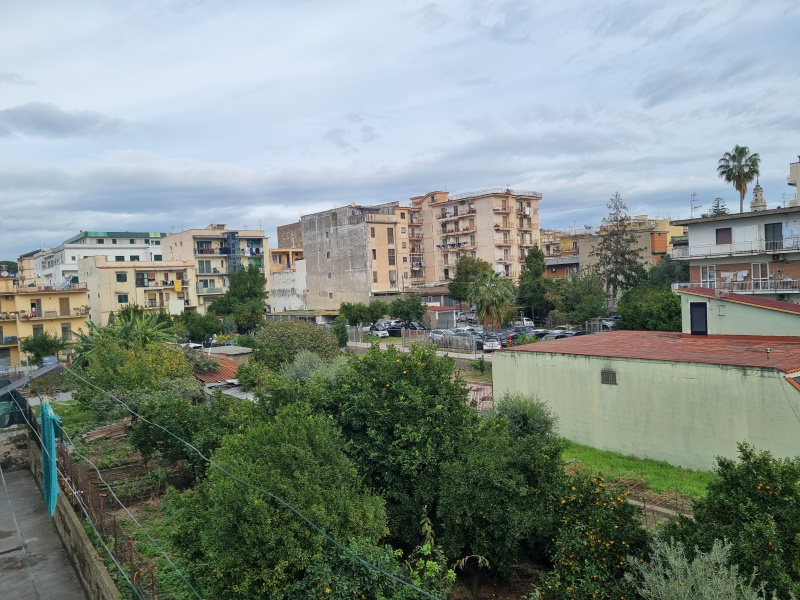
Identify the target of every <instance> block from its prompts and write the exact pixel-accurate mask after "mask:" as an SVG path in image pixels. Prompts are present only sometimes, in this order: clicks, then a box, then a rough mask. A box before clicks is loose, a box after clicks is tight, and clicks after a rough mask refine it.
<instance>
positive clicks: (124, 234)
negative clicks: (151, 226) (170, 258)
mask: <svg viewBox="0 0 800 600" xmlns="http://www.w3.org/2000/svg"><path fill="white" fill-rule="evenodd" d="M166 235H167V234H166V233H159V232H142V231H81V232H80V233H79V234H78V235H75V236H73V237H71V238H69V239H68V240H65V241H64V243H62V244H61V245H60V246H57V247H56V248H40V249H39V250H36V251H34V252H33V262H34V274H35V277H36V278H37V283H38V284H41V285H43V286H53V287H56V286H60V285H62V284H64V283H65V282H66V283H77V282H78V281H79V278H78V261H79V260H80V259H82V258H87V257H89V256H105V257H107V258H108V260H113V261H120V262H121V261H137V260H142V261H151V260H161V257H162V250H161V240H162V239H163V238H164V237H165V236H166ZM30 254H31V253H27V254H23V255H22V256H21V257H20V262H22V260H23V258H27V257H28V255H30ZM25 280H26V282H27V280H28V275H27V272H26V273H25Z"/></svg>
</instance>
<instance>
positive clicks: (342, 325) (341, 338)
mask: <svg viewBox="0 0 800 600" xmlns="http://www.w3.org/2000/svg"><path fill="white" fill-rule="evenodd" d="M331 332H332V333H333V335H335V336H336V341H337V342H338V343H339V347H344V346H347V342H348V341H349V340H350V336H349V335H348V333H347V319H345V318H344V317H343V316H342V315H339V316H338V317H336V318H335V319H334V320H333V323H332V324H331Z"/></svg>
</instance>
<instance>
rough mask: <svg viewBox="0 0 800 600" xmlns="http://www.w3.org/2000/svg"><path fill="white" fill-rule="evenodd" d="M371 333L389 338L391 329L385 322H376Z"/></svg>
mask: <svg viewBox="0 0 800 600" xmlns="http://www.w3.org/2000/svg"><path fill="white" fill-rule="evenodd" d="M371 333H372V335H374V336H377V337H379V338H388V337H389V331H388V330H387V329H386V326H385V325H384V324H383V323H375V324H374V325H373V326H372V328H371Z"/></svg>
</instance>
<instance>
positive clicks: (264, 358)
mask: <svg viewBox="0 0 800 600" xmlns="http://www.w3.org/2000/svg"><path fill="white" fill-rule="evenodd" d="M255 340H256V341H255V343H256V347H255V349H254V351H253V355H252V357H251V360H253V361H255V362H258V363H259V364H261V365H263V366H266V367H269V368H270V369H272V370H276V369H278V368H279V367H280V365H282V364H283V363H285V362H291V361H292V360H294V357H295V356H297V353H298V352H300V351H301V350H310V351H311V352H314V353H315V354H318V355H319V356H320V357H321V358H333V357H334V356H336V355H337V354H338V353H339V343H338V341H337V339H336V336H335V335H333V334H332V333H331V332H330V331H328V330H327V329H325V328H324V327H320V326H318V325H314V324H313V323H307V322H306V321H301V320H299V319H271V320H269V321H267V322H266V323H264V325H263V326H262V327H261V328H260V329H259V330H258V332H257V333H256V336H255Z"/></svg>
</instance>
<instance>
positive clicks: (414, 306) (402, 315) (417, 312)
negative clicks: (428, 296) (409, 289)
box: [389, 294, 428, 323]
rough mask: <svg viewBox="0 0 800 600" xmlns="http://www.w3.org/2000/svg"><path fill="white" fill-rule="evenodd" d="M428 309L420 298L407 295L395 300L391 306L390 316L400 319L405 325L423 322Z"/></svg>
mask: <svg viewBox="0 0 800 600" xmlns="http://www.w3.org/2000/svg"><path fill="white" fill-rule="evenodd" d="M427 310H428V308H427V307H426V306H425V305H424V304H423V303H422V300H420V297H419V296H415V295H414V294H406V295H404V296H400V297H399V298H395V299H394V300H392V303H391V304H390V305H389V316H390V317H392V318H393V319H400V320H401V321H403V323H410V322H411V321H422V319H423V318H424V317H425V312H426V311H427Z"/></svg>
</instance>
